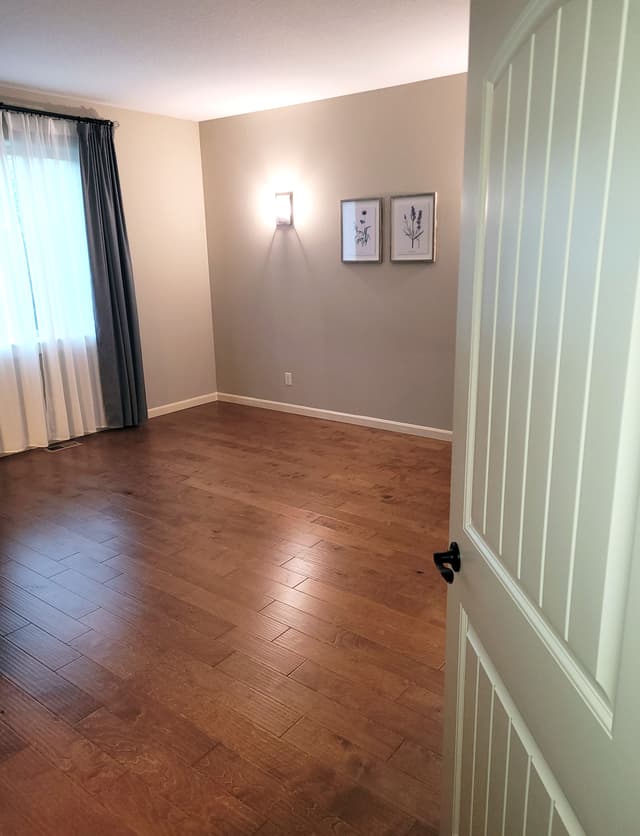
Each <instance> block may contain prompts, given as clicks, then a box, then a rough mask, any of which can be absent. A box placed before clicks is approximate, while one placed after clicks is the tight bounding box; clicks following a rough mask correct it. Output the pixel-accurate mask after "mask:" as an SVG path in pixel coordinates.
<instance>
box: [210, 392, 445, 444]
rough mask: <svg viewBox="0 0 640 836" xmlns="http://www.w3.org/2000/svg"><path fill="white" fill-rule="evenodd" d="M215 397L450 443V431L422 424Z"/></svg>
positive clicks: (225, 394)
mask: <svg viewBox="0 0 640 836" xmlns="http://www.w3.org/2000/svg"><path fill="white" fill-rule="evenodd" d="M217 395H218V396H217V400H219V401H223V402H224V403H237V404H242V405H243V406H255V407H258V408H260V409H272V410H275V411H276V412H290V413H292V414H293V415H306V416H307V417H309V418H323V419H324V420H325V421H338V422H339V423H342V424H356V425H358V426H360V427H372V428H373V429H376V430H388V431H390V432H394V433H405V434H406V435H418V436H422V437H423V438H434V439H437V440H438V441H451V435H452V433H451V430H441V429H437V428H436V427H425V426H423V425H422V424H404V423H402V422H400V421H389V420H388V419H386V418H372V417H370V416H368V415H351V414H350V413H348V412H334V411H333V410H331V409H318V408H317V407H315V406H301V405H300V404H294V403H283V402H282V401H267V400H263V399H262V398H250V397H248V396H246V395H232V394H230V393H229V392H218V393H217Z"/></svg>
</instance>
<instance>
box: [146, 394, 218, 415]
mask: <svg viewBox="0 0 640 836" xmlns="http://www.w3.org/2000/svg"><path fill="white" fill-rule="evenodd" d="M217 400H218V393H217V392H209V394H208V395H198V397H197V398H188V399H187V400H186V401H175V402H174V403H165V404H163V405H162V406H154V407H153V408H152V409H150V410H149V418H158V417H159V416H160V415H168V414H169V413H170V412H179V411H180V410H181V409H191V407H193V406H202V404H204V403H213V402H214V401H217Z"/></svg>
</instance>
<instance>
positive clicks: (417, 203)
mask: <svg viewBox="0 0 640 836" xmlns="http://www.w3.org/2000/svg"><path fill="white" fill-rule="evenodd" d="M435 257H436V193H435V192H428V193H426V194H410V195H396V196H395V197H392V198H391V261H396V262H398V261H424V262H433V261H435Z"/></svg>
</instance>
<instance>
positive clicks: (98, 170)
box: [78, 122, 147, 427]
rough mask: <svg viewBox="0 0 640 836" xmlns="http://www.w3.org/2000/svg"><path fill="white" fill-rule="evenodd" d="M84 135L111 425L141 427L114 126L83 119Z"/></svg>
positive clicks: (143, 406) (141, 395)
mask: <svg viewBox="0 0 640 836" xmlns="http://www.w3.org/2000/svg"><path fill="white" fill-rule="evenodd" d="M78 138H79V143H80V168H81V171H82V187H83V191H84V207H85V217H86V223H87V239H88V243H89V258H90V262H91V273H92V276H93V296H94V308H95V318H96V334H97V340H98V362H99V366H100V383H101V385H102V397H103V400H104V408H105V413H106V416H107V425H108V426H109V427H135V426H138V425H139V424H141V423H143V422H144V421H146V419H147V400H146V394H145V388H144V374H143V369H142V352H141V350H140V329H139V326H138V313H137V309H136V299H135V292H134V287H133V272H132V269H131V256H130V254H129V241H128V239H127V230H126V226H125V222H124V213H123V209H122V194H121V191H120V178H119V175H118V164H117V161H116V152H115V147H114V143H113V126H112V125H110V124H104V125H101V124H94V123H85V122H81V123H79V124H78Z"/></svg>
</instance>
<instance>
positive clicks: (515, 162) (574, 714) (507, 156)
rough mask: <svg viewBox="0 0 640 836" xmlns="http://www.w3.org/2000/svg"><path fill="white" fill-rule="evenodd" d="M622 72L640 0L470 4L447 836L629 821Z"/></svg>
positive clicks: (630, 175)
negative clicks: (499, 777)
mask: <svg viewBox="0 0 640 836" xmlns="http://www.w3.org/2000/svg"><path fill="white" fill-rule="evenodd" d="M638 78H640V0H565V2H558V1H557V0H556V2H552V0H531V2H529V3H525V2H523V0H472V7H471V41H470V71H469V83H468V114H467V141H466V148H465V187H464V200H463V244H462V250H461V274H460V297H459V318H458V355H457V368H456V407H455V425H454V478H453V485H452V515H451V537H452V539H455V540H457V541H458V543H459V544H460V546H461V550H462V572H461V573H460V575H459V576H457V578H456V582H455V584H454V586H453V587H452V590H451V591H450V593H449V610H450V615H449V622H448V627H449V637H448V641H449V644H448V650H447V660H448V662H447V669H448V678H449V682H448V694H449V702H450V703H453V704H456V705H457V706H458V709H457V710H456V711H455V712H452V713H454V714H455V717H456V718H458V716H460V717H463V718H464V720H463V721H462V720H461V721H460V722H458V720H452V719H451V717H448V718H447V735H446V741H445V748H446V751H447V764H448V768H449V769H450V771H451V774H450V775H449V782H450V783H449V785H448V787H449V789H448V793H447V794H446V800H445V810H444V814H443V822H444V825H443V831H442V832H443V834H445V836H450V834H451V833H455V832H457V831H456V830H454V829H452V827H453V824H454V822H455V821H459V825H460V833H467V832H469V833H487V834H491V836H493V833H494V832H497V833H501V832H503V831H502V830H501V829H498V830H495V829H494V827H496V826H497V824H496V822H497V818H498V817H499V815H500V809H502V815H503V822H501V823H500V828H501V827H502V824H503V823H504V827H505V830H504V832H505V833H506V834H511V833H512V832H513V833H515V832H517V833H527V832H532V833H533V832H535V830H534V828H539V826H540V824H539V822H540V821H542V820H546V821H547V829H546V830H545V831H544V832H545V836H546V834H547V833H548V832H551V833H555V832H558V833H561V832H563V828H565V830H566V832H568V833H581V832H583V831H582V829H581V825H579V824H578V821H580V822H582V828H584V831H585V832H588V833H589V834H590V836H591V834H599V833H602V834H603V836H604V834H607V836H608V834H609V833H611V834H613V833H615V834H616V836H626V834H627V833H628V834H629V836H631V834H633V833H635V832H637V827H636V825H637V821H640V799H638V798H636V796H637V793H636V792H634V791H633V790H632V789H631V788H632V787H633V786H635V784H636V783H637V781H638V780H640V755H639V754H638V752H639V751H640V734H639V731H638V730H639V729H640V723H639V722H638V721H637V719H636V717H635V709H633V708H632V707H631V706H633V705H636V706H637V705H638V704H640V666H639V665H638V663H637V658H639V657H640V649H639V647H638V645H639V642H638V638H637V637H638V636H639V635H640V579H639V575H640V548H639V542H638V537H637V524H638V520H639V519H640V517H639V515H638V498H639V486H640V432H639V431H638V427H640V293H639V276H640V234H638V233H637V231H636V229H635V228H634V227H636V226H637V223H636V221H637V217H638V211H637V208H636V206H635V203H636V195H637V194H638V193H640V154H638V150H637V149H638V147H640V108H639V107H638V105H637V102H638V90H637V85H638ZM632 218H635V221H632V220H631V219H632ZM628 600H631V601H637V602H638V606H633V605H632V606H628V605H627V603H628ZM460 611H462V612H463V613H465V618H467V614H468V618H469V620H470V622H471V624H472V625H473V629H471V628H469V630H470V632H469V635H471V636H474V637H475V638H474V639H473V640H471V639H468V636H467V635H466V633H465V641H463V642H462V644H460V643H459V641H458V637H459V631H460V625H459V623H458V614H459V612H460ZM465 642H466V644H465ZM469 642H470V645H471V647H472V648H474V652H475V656H476V662H475V669H476V672H475V674H473V673H472V672H470V669H469V668H468V664H467V663H469V664H471V668H473V664H474V663H473V661H471V662H469V653H470V649H469ZM479 647H482V648H483V655H482V657H479V656H478V648H479ZM634 654H635V655H634ZM485 657H486V659H487V665H485ZM489 660H490V661H489ZM465 669H466V674H465V675H463V671H464V670H465ZM489 670H491V671H493V674H492V675H490V674H489ZM494 674H495V675H494ZM474 676H475V680H474ZM465 677H466V678H465ZM496 681H500V682H502V683H503V685H502V686H501V687H503V688H504V690H505V693H506V694H507V697H506V700H507V702H508V703H509V705H511V706H513V707H514V709H515V710H516V711H517V713H518V716H519V717H520V720H521V722H522V724H523V730H521V729H520V727H519V726H518V724H516V725H515V726H514V720H513V715H512V714H511V713H510V711H509V710H507V705H506V703H505V702H504V701H502V700H498V702H497V703H496V698H495V690H494V689H495V682H496ZM469 688H471V691H472V693H473V697H471V696H470V695H469ZM490 697H491V698H490ZM469 700H472V703H468V701H469ZM489 705H490V706H491V708H490V709H488V708H487V706H489ZM470 706H471V707H472V708H473V712H475V713H474V714H473V717H474V718H475V717H476V714H477V712H480V716H482V717H484V716H485V715H487V711H488V712H489V714H488V715H487V716H489V718H490V727H489V730H487V728H485V725H483V724H478V722H476V719H474V720H473V722H472V723H471V728H472V731H469V728H468V725H469V722H471V721H470V720H469V712H470V711H471V707H470ZM515 707H517V708H515ZM494 720H495V724H494V725H493V726H491V723H493V721H494ZM519 722H520V721H519ZM524 724H526V725H524ZM514 729H515V731H514ZM493 730H495V739H494V737H493V733H494V732H493ZM470 734H471V735H472V742H470V737H469V735H470ZM533 741H535V743H534V744H533V746H534V747H536V751H537V752H538V756H537V758H538V759H537V760H536V759H534V760H532V755H531V751H532V747H531V745H530V743H532V742H533ZM630 741H634V745H633V746H632V745H631V744H630ZM469 747H470V749H471V751H472V753H471V754H470V750H469ZM486 750H488V752H487V751H486ZM478 752H479V753H480V755H478ZM631 752H633V753H634V754H633V755H632V754H630V753H631ZM485 754H487V757H488V760H487V762H486V764H485V769H480V768H479V769H477V770H476V771H475V772H474V767H473V764H474V762H475V758H476V757H477V756H479V757H481V758H484V757H485ZM540 758H542V759H543V760H542V761H540ZM532 763H533V764H534V765H535V768H532ZM454 764H455V765H456V766H455V768H454ZM470 764H471V765H470ZM501 765H502V766H501ZM501 768H502V769H503V770H504V778H505V780H504V782H503V784H504V786H503V787H502V789H500V786H499V784H498V785H496V784H495V783H493V784H492V775H493V776H494V777H495V775H496V774H497V773H498V772H499V771H500V769H501ZM634 769H636V770H637V772H634ZM487 770H488V771H487ZM470 776H472V777H470ZM549 776H555V777H553V779H552V780H553V782H555V784H553V786H554V787H556V789H557V790H558V792H556V791H555V790H554V794H551V795H550V792H551V791H550V789H549V787H550V786H551V784H550V780H551V779H550V778H549ZM612 776H616V777H615V781H614V778H613V777H612ZM456 781H457V783H456ZM634 781H635V783H634ZM559 787H562V790H561V791H560V790H559ZM542 788H546V794H547V796H549V799H550V804H551V807H549V809H548V810H547V808H546V804H547V801H546V800H545V793H544V792H542ZM478 793H479V795H478ZM558 793H559V795H558ZM563 794H564V795H563ZM565 795H566V798H567V799H569V802H570V804H571V805H572V807H573V809H574V810H575V816H569V817H567V816H566V815H565V814H564V812H563V813H562V815H560V813H558V812H557V810H565V808H566V809H571V807H570V806H569V802H566V803H565V802H562V803H561V804H560V806H558V801H557V798H556V796H557V797H559V798H563V797H564V796H565ZM524 799H526V801H525V800H524ZM529 801H531V804H529ZM447 804H449V805H450V809H449V810H448V811H447V809H446V805H447ZM482 805H484V807H483V806H482ZM563 805H564V806H563ZM609 808H610V809H609ZM545 810H546V812H545ZM554 810H556V812H554ZM547 813H548V817H547ZM520 816H531V817H535V818H532V820H531V822H529V821H528V820H527V819H526V818H522V819H520V818H519V817H520ZM558 816H560V818H558ZM607 816H608V817H607ZM545 817H547V818H546V819H545ZM554 817H555V818H554ZM465 822H466V824H465ZM474 822H475V823H474ZM631 822H634V824H633V825H632V824H631ZM614 823H615V824H614ZM465 828H466V829H465ZM616 828H617V829H616Z"/></svg>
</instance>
